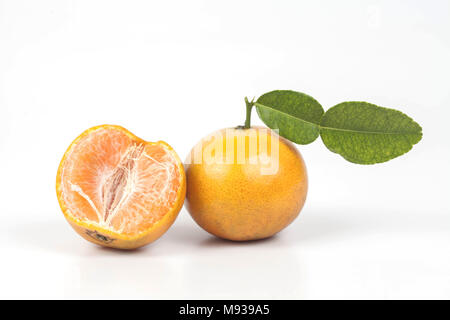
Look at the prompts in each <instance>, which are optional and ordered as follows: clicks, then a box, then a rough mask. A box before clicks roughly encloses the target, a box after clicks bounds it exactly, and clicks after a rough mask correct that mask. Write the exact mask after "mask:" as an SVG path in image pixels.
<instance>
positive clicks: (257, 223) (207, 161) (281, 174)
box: [185, 127, 308, 241]
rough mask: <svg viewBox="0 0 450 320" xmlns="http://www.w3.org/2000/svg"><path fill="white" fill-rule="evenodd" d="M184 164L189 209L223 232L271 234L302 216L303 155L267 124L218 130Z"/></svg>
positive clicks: (252, 236) (242, 236)
mask: <svg viewBox="0 0 450 320" xmlns="http://www.w3.org/2000/svg"><path fill="white" fill-rule="evenodd" d="M185 169H186V180H187V195H186V202H185V203H186V207H187V209H188V211H189V213H190V214H191V216H192V218H193V219H194V220H195V221H196V222H197V223H198V225H199V226H200V227H202V228H203V229H205V230H206V231H208V232H209V233H211V234H213V235H215V236H217V237H220V238H224V239H229V240H235V241H245V240H256V239H263V238H267V237H270V236H272V235H274V234H275V233H277V232H279V231H280V230H282V229H284V228H285V227H286V226H287V225H289V224H290V223H291V222H292V221H293V220H294V219H295V218H296V217H297V216H298V214H299V213H300V211H301V209H302V207H303V205H304V203H305V200H306V194H307V190H308V180H307V174H306V167H305V163H304V161H303V158H302V156H301V155H300V153H299V151H298V150H297V148H296V147H295V146H294V145H293V144H292V143H291V142H290V141H288V140H286V139H284V138H282V137H280V136H279V135H278V134H276V133H275V132H274V131H272V130H270V129H268V128H262V127H251V128H249V129H243V128H240V127H237V128H231V129H222V130H219V131H216V132H214V133H212V134H211V135H209V136H207V137H205V138H203V139H202V140H201V141H200V142H199V143H198V144H197V145H196V146H195V147H194V148H193V149H192V150H191V152H190V154H189V156H188V157H187V159H186V164H185Z"/></svg>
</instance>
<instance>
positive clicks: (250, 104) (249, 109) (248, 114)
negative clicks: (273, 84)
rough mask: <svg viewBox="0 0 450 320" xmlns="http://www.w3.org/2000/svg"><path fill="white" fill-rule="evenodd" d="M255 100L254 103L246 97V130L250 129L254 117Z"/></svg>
mask: <svg viewBox="0 0 450 320" xmlns="http://www.w3.org/2000/svg"><path fill="white" fill-rule="evenodd" d="M254 100H255V98H253V99H252V101H248V98H247V97H245V107H246V113H245V124H244V129H250V118H251V115H252V108H253V106H254V105H255V101H254Z"/></svg>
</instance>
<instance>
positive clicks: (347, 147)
mask: <svg viewBox="0 0 450 320" xmlns="http://www.w3.org/2000/svg"><path fill="white" fill-rule="evenodd" d="M320 135H321V137H322V141H323V142H324V144H325V145H326V146H327V148H328V149H330V150H331V151H333V152H336V153H338V154H340V155H341V156H342V157H344V158H345V159H347V160H348V161H350V162H354V163H359V164H374V163H380V162H385V161H388V160H391V159H393V158H395V157H398V156H400V155H402V154H404V153H406V152H408V151H409V150H411V148H412V147H413V145H414V144H416V143H418V142H419V141H420V139H422V128H421V127H420V125H419V124H417V123H416V122H414V121H413V120H412V119H411V118H410V117H408V116H407V115H405V114H403V113H401V112H400V111H397V110H393V109H388V108H383V107H378V106H376V105H374V104H370V103H367V102H343V103H340V104H338V105H336V106H334V107H332V108H330V109H329V110H328V111H327V112H326V113H325V114H324V116H323V117H322V121H321V123H320Z"/></svg>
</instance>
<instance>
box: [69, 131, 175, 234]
mask: <svg viewBox="0 0 450 320" xmlns="http://www.w3.org/2000/svg"><path fill="white" fill-rule="evenodd" d="M61 182H62V184H61V187H62V188H61V197H62V200H63V201H64V203H65V205H66V207H67V209H68V213H69V214H70V215H72V216H73V217H75V218H77V219H80V220H82V221H88V222H90V223H93V224H94V225H98V226H99V227H101V228H103V229H106V230H110V231H113V232H117V233H121V234H126V235H135V234H138V233H140V232H143V231H145V230H147V229H149V228H150V227H151V226H152V225H153V224H154V223H155V222H157V221H159V220H160V219H161V218H162V217H163V216H164V215H165V214H166V213H167V212H169V211H170V210H171V209H172V208H173V207H174V205H175V202H176V198H177V190H179V187H180V172H179V168H178V166H177V160H176V159H175V157H174V156H173V154H172V153H171V152H170V151H169V150H168V149H167V148H166V147H165V146H163V145H162V144H157V143H146V142H144V141H142V140H138V139H133V138H132V137H130V136H129V135H127V134H126V133H125V132H122V131H120V130H117V129H114V128H108V127H105V128H99V129H97V130H95V131H93V132H91V133H90V134H88V135H86V136H84V137H82V138H81V139H80V140H79V141H78V142H77V143H76V144H75V145H73V146H72V148H71V149H70V150H69V151H68V154H67V156H66V158H65V160H64V163H63V164H62V172H61Z"/></svg>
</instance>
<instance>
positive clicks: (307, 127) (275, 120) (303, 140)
mask: <svg viewBox="0 0 450 320" xmlns="http://www.w3.org/2000/svg"><path fill="white" fill-rule="evenodd" d="M255 106H256V111H257V112H258V115H259V117H260V118H261V120H262V121H263V122H264V123H265V124H266V125H267V126H268V127H269V128H271V129H279V132H278V133H279V134H280V135H281V136H282V137H285V138H286V139H289V140H291V141H293V142H295V143H298V144H308V143H311V142H313V141H314V140H316V139H317V137H318V136H319V133H320V131H319V123H320V119H321V118H322V115H323V113H324V111H323V108H322V106H321V105H320V104H319V103H318V102H317V101H316V100H315V99H314V98H312V97H310V96H308V95H306V94H304V93H301V92H296V91H290V90H276V91H271V92H268V93H265V94H263V95H262V96H261V97H259V99H258V100H257V101H256V103H255Z"/></svg>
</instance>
